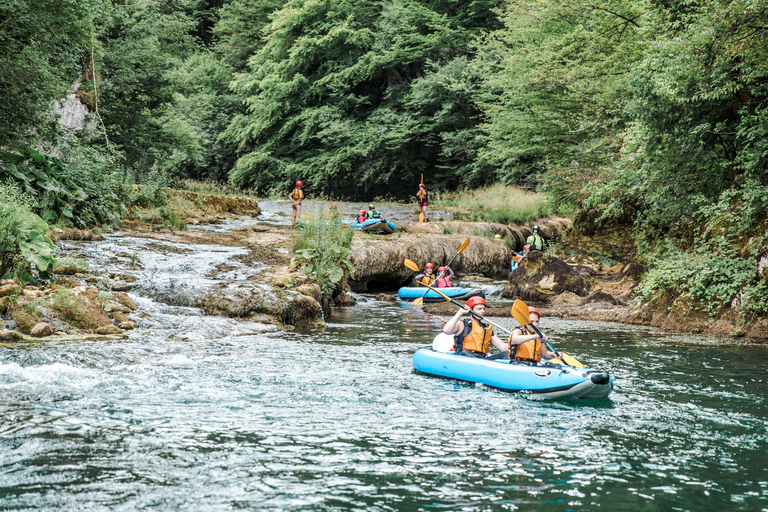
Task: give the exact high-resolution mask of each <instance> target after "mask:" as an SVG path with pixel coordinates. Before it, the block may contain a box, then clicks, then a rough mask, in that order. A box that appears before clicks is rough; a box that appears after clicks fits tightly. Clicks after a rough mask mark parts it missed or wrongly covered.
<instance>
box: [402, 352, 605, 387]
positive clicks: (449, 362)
mask: <svg viewBox="0 0 768 512" xmlns="http://www.w3.org/2000/svg"><path fill="white" fill-rule="evenodd" d="M532 364H533V365H532V366H531V365H529V364H527V363H526V362H522V361H509V360H496V361H492V360H488V359H480V358H475V357H467V356H457V355H456V354H454V353H452V352H449V353H443V352H437V351H435V350H432V349H431V348H421V349H419V350H417V351H416V353H415V354H413V368H414V369H415V370H416V371H419V372H421V373H426V374H428V375H434V376H437V377H445V378H449V379H456V380H461V381H466V382H477V383H480V384H485V385H486V386H490V387H493V388H496V389H501V390H503V391H510V392H515V393H522V394H526V395H530V396H531V397H532V398H569V397H571V398H605V397H607V396H608V395H610V394H611V391H613V378H612V377H611V376H610V374H609V373H608V372H605V371H601V370H589V369H587V368H572V367H570V366H566V365H555V364H549V363H545V362H540V363H532Z"/></svg>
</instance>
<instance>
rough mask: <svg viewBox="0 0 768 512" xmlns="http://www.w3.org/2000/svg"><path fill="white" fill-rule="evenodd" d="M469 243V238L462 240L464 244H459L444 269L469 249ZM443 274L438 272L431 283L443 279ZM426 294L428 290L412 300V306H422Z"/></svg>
mask: <svg viewBox="0 0 768 512" xmlns="http://www.w3.org/2000/svg"><path fill="white" fill-rule="evenodd" d="M469 242H470V240H469V238H467V239H466V240H464V243H463V244H461V245H460V246H459V250H458V251H456V254H455V255H454V256H453V258H451V261H449V262H448V264H447V265H446V267H450V266H451V263H453V260H455V259H456V256H458V255H459V254H461V253H463V252H464V250H465V249H466V248H467V247H469ZM443 274H445V272H440V273H439V274H437V277H436V278H435V279H434V281H433V282H437V280H438V279H440V278H441V277H443ZM428 293H429V290H427V291H425V292H424V295H422V296H421V297H418V298H417V299H416V300H414V301H413V305H414V306H421V305H422V304H424V297H426V296H427V294H428Z"/></svg>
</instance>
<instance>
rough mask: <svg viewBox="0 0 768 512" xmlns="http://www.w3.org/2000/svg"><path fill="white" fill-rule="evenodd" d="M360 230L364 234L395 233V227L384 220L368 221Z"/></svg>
mask: <svg viewBox="0 0 768 512" xmlns="http://www.w3.org/2000/svg"><path fill="white" fill-rule="evenodd" d="M360 229H361V230H363V231H365V232H366V233H382V234H385V235H388V234H390V233H394V232H395V229H396V228H395V225H394V224H392V223H391V222H389V221H388V220H384V219H370V220H367V221H365V222H363V224H362V226H360Z"/></svg>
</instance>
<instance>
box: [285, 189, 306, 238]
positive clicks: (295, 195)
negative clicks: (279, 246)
mask: <svg viewBox="0 0 768 512" xmlns="http://www.w3.org/2000/svg"><path fill="white" fill-rule="evenodd" d="M302 185H303V183H302V182H300V181H297V182H296V188H295V189H293V192H291V193H290V194H288V199H290V200H291V203H292V205H293V218H292V219H291V227H293V228H295V227H296V223H297V222H298V221H299V220H301V201H302V200H303V199H304V192H303V191H302V190H301V186H302Z"/></svg>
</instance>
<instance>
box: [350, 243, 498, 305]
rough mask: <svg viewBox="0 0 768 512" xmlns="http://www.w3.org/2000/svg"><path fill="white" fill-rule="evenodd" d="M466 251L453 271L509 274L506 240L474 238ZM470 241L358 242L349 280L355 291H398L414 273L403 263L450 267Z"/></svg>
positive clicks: (353, 250) (460, 256) (459, 257)
mask: <svg viewBox="0 0 768 512" xmlns="http://www.w3.org/2000/svg"><path fill="white" fill-rule="evenodd" d="M469 238H470V239H471V241H470V244H469V246H468V247H467V249H466V250H465V251H464V252H462V253H461V254H459V255H458V256H457V257H456V259H455V260H454V261H453V263H451V267H452V268H453V269H454V271H457V270H461V271H463V272H468V273H477V274H483V275H486V276H497V277H500V276H503V275H506V272H507V269H508V268H509V261H510V259H511V257H512V256H511V255H512V253H511V251H510V249H509V247H508V246H507V245H506V244H505V243H504V241H503V240H498V239H494V238H486V237H481V236H471V237H469ZM466 239H467V237H466V236H463V235H439V236H430V237H401V238H397V239H391V240H389V239H388V240H376V241H369V240H357V239H356V240H355V242H354V245H353V246H352V253H351V259H352V262H353V264H354V266H355V278H354V279H353V280H350V281H349V284H350V286H351V288H352V290H353V291H367V290H369V289H376V288H382V289H395V288H397V287H398V286H401V285H404V284H406V283H408V282H409V281H411V279H412V278H413V271H412V270H409V269H408V268H407V267H406V266H405V265H404V264H403V262H404V261H405V260H406V259H409V260H412V261H413V262H415V263H416V264H417V265H419V266H420V267H422V266H423V265H424V264H425V263H427V262H432V263H434V264H435V265H436V266H439V265H445V264H447V263H448V262H449V261H450V260H451V259H452V258H453V257H454V256H456V251H457V250H458V249H459V247H460V246H461V244H462V243H463V242H464V241H465V240H466Z"/></svg>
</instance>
